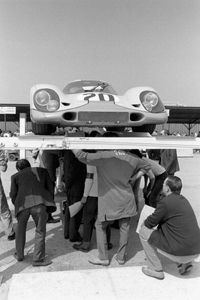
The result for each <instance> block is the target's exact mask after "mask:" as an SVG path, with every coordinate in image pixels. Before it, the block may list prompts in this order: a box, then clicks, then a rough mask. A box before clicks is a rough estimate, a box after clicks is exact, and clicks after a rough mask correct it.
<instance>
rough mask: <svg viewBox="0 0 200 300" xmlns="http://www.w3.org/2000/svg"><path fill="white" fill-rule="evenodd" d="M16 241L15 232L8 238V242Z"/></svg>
mask: <svg viewBox="0 0 200 300" xmlns="http://www.w3.org/2000/svg"><path fill="white" fill-rule="evenodd" d="M14 239H15V232H13V233H12V234H10V235H9V236H8V240H9V241H13V240H14Z"/></svg>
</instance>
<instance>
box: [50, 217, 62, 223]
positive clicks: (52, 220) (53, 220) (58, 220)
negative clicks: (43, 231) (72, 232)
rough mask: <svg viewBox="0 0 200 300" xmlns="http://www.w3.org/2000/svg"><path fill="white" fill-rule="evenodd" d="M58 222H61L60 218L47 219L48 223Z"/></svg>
mask: <svg viewBox="0 0 200 300" xmlns="http://www.w3.org/2000/svg"><path fill="white" fill-rule="evenodd" d="M58 222H60V219H54V218H50V219H48V220H47V223H58Z"/></svg>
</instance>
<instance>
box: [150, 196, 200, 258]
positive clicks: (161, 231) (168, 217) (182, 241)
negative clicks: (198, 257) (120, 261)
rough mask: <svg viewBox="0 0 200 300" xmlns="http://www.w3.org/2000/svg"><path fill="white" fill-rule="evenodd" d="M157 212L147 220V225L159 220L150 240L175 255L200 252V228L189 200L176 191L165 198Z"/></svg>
mask: <svg viewBox="0 0 200 300" xmlns="http://www.w3.org/2000/svg"><path fill="white" fill-rule="evenodd" d="M156 211H157V213H155V214H154V216H153V215H152V216H150V217H148V218H147V220H146V221H145V225H147V227H148V225H149V224H150V223H151V225H153V223H154V222H155V223H156V220H160V221H159V225H158V230H156V231H154V232H153V233H152V235H151V237H150V242H152V243H153V244H154V245H156V246H157V247H158V248H160V249H161V250H164V251H166V252H168V253H170V254H174V255H180V256H182V255H193V254H199V253H200V229H199V227H198V223H197V219H196V216H195V214H194V211H193V209H192V207H191V205H190V203H189V201H188V200H187V199H186V198H185V197H183V196H182V195H178V194H175V193H172V194H170V195H169V196H167V197H165V198H163V199H162V200H161V201H160V203H159V204H158V206H157V209H156Z"/></svg>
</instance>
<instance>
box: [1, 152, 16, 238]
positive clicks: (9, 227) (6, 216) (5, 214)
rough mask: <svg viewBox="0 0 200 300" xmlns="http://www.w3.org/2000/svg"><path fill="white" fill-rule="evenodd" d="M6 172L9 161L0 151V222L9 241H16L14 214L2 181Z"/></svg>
mask: <svg viewBox="0 0 200 300" xmlns="http://www.w3.org/2000/svg"><path fill="white" fill-rule="evenodd" d="M6 170H7V159H6V156H5V153H4V151H0V221H1V222H2V223H3V226H4V230H5V233H6V235H7V237H8V240H9V241H12V240H14V239H15V232H14V229H13V221H12V214H11V211H10V208H9V206H8V201H7V198H6V195H5V192H4V188H3V185H2V181H1V172H6Z"/></svg>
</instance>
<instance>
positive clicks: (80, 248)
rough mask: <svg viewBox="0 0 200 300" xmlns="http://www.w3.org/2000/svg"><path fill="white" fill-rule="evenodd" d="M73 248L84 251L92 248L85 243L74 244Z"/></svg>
mask: <svg viewBox="0 0 200 300" xmlns="http://www.w3.org/2000/svg"><path fill="white" fill-rule="evenodd" d="M73 248H74V249H75V250H78V251H82V252H88V251H89V250H90V247H89V246H84V245H83V243H81V244H74V245H73Z"/></svg>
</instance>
